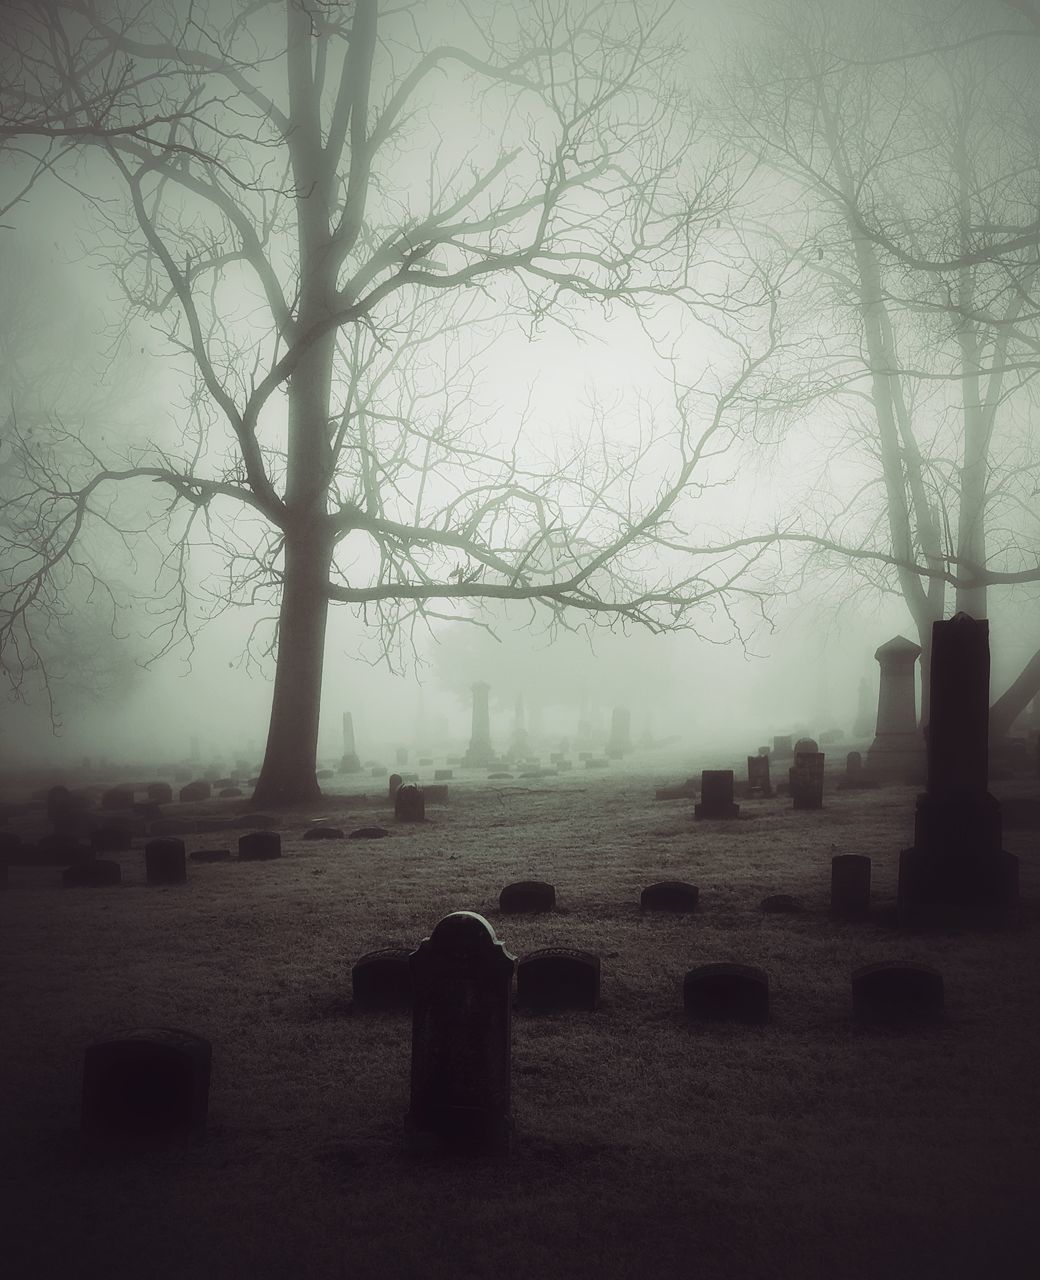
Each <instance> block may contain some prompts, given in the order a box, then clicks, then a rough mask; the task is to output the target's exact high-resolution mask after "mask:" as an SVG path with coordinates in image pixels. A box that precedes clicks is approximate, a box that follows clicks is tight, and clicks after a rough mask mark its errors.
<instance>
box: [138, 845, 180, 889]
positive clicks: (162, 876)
mask: <svg viewBox="0 0 1040 1280" xmlns="http://www.w3.org/2000/svg"><path fill="white" fill-rule="evenodd" d="M144 871H145V880H146V882H147V883H148V884H184V883H185V882H186V881H187V879H188V871H187V866H186V864H185V854H184V841H183V840H177V839H175V838H173V837H172V836H171V837H169V838H168V839H165V840H149V841H148V843H147V844H146V845H145V847H144Z"/></svg>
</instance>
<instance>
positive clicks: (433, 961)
mask: <svg viewBox="0 0 1040 1280" xmlns="http://www.w3.org/2000/svg"><path fill="white" fill-rule="evenodd" d="M514 975H515V977H516V1002H517V1004H518V1005H519V1006H520V1007H527V1008H530V1009H533V1010H539V1011H545V1010H553V1009H559V1008H562V1007H566V1008H578V1009H586V1010H590V1011H591V1010H594V1009H595V1008H596V1007H597V1005H598V1003H599V988H600V961H599V957H598V956H595V955H592V954H590V953H588V952H584V951H579V950H576V949H573V948H563V947H547V948H542V949H540V950H538V951H534V952H530V953H528V954H527V955H525V956H523V957H521V959H520V960H519V962H518V961H517V959H516V957H514V956H513V955H511V954H510V953H509V952H508V951H507V950H506V948H505V947H504V946H503V944H502V943H501V942H500V941H499V940H498V938H497V937H496V936H495V932H494V930H493V929H492V927H491V925H490V924H489V923H488V921H487V920H486V919H484V917H483V916H481V915H478V914H476V913H475V912H471V911H455V912H452V913H451V914H450V915H447V916H445V917H444V918H443V919H442V920H441V921H440V922H439V923H438V924H437V925H436V927H435V928H434V929H433V931H432V933H431V934H430V936H429V937H428V938H426V939H424V940H423V941H422V942H421V943H420V944H419V946H418V948H417V949H416V950H415V951H412V952H408V951H406V950H404V949H385V950H383V951H380V952H375V953H370V954H369V955H368V956H365V957H362V958H361V959H360V960H359V961H358V963H357V964H356V965H355V966H354V970H353V985H354V997H355V1001H356V1002H357V1003H358V1004H359V1005H362V1006H365V1007H373V1006H375V1007H380V1008H385V1007H387V1006H394V1005H396V1006H410V1007H411V1011H412V1048H411V1080H410V1107H409V1110H408V1114H407V1116H406V1119H405V1131H406V1135H407V1139H408V1142H409V1145H410V1146H411V1147H412V1148H413V1149H418V1150H426V1149H431V1150H449V1151H458V1152H464V1153H475V1154H506V1153H507V1152H508V1150H509V1147H510V1142H511V1139H512V1134H513V1118H512V1107H511V1083H512V1082H511V1060H510V1059H511V1048H512V1029H511V1015H512V1008H513V980H514ZM851 993H852V1016H853V1019H854V1021H856V1022H858V1023H863V1024H902V1025H907V1024H913V1023H917V1022H924V1021H927V1020H930V1019H936V1018H939V1017H941V1016H942V1014H943V1010H944V986H943V979H942V975H941V974H940V973H938V972H937V971H936V970H934V969H932V968H930V967H928V966H926V965H920V964H914V963H907V964H900V963H897V964H891V963H885V962H882V963H875V964H871V965H865V966H862V967H861V968H858V969H856V970H854V971H853V974H852V980H851ZM682 998H683V1009H684V1011H685V1014H686V1016H687V1017H688V1018H689V1019H690V1020H691V1021H693V1022H716V1021H735V1022H740V1023H747V1024H762V1023H764V1022H766V1021H767V1020H768V1018H769V978H768V975H767V974H766V973H765V971H764V970H762V969H759V968H756V967H754V966H751V965H743V964H732V963H721V964H706V965H699V966H697V967H695V968H693V969H690V970H689V971H688V972H687V973H686V974H685V976H684V978H683V983H682ZM212 1058H213V1054H212V1046H211V1044H210V1042H209V1041H207V1040H206V1039H204V1038H203V1037H201V1036H198V1035H195V1034H193V1033H191V1032H187V1031H183V1030H180V1029H178V1028H170V1027H159V1028H138V1029H135V1030H132V1031H128V1032H123V1033H120V1034H118V1035H115V1036H111V1037H108V1038H106V1039H104V1040H101V1041H98V1042H96V1043H94V1044H92V1045H89V1046H88V1047H87V1049H86V1051H85V1054H84V1063H83V1094H82V1111H81V1119H82V1129H83V1133H84V1135H85V1136H86V1137H87V1138H88V1139H91V1140H94V1141H97V1142H100V1143H107V1142H115V1143H130V1144H139V1143H145V1144H152V1143H155V1142H162V1141H165V1140H170V1139H177V1138H188V1137H201V1136H202V1135H203V1133H204V1130H205V1124H206V1114H207V1110H208V1099H209V1083H210V1074H211V1068H212Z"/></svg>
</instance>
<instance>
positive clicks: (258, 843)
mask: <svg viewBox="0 0 1040 1280" xmlns="http://www.w3.org/2000/svg"><path fill="white" fill-rule="evenodd" d="M238 856H239V858H240V859H241V860H242V861H243V862H258V861H261V860H265V859H267V858H280V857H281V856H282V837H281V836H280V835H279V834H278V832H277V831H250V832H248V833H247V834H246V835H244V836H239V837H238Z"/></svg>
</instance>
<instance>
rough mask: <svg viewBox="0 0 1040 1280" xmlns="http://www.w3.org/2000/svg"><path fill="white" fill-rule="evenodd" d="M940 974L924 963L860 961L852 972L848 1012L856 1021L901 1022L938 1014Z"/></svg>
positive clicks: (941, 998) (940, 1006)
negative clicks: (849, 1008) (850, 1000)
mask: <svg viewBox="0 0 1040 1280" xmlns="http://www.w3.org/2000/svg"><path fill="white" fill-rule="evenodd" d="M943 1007H944V990H943V978H942V974H941V973H939V971H938V970H936V969H932V968H930V967H929V966H928V965H924V964H916V963H913V962H906V963H896V964H892V963H888V962H885V961H880V962H879V963H876V964H867V965H862V966H861V967H860V968H858V969H854V970H853V972H852V1016H853V1018H854V1019H855V1021H857V1022H861V1023H870V1024H881V1025H901V1024H909V1023H914V1022H927V1021H930V1020H934V1019H936V1018H940V1017H942V1014H943Z"/></svg>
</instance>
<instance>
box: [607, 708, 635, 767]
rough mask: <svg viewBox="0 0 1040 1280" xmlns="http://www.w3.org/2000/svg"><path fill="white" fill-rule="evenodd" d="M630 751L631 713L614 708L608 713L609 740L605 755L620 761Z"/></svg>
mask: <svg viewBox="0 0 1040 1280" xmlns="http://www.w3.org/2000/svg"><path fill="white" fill-rule="evenodd" d="M631 750H632V713H631V711H629V709H628V708H627V707H615V708H614V710H613V711H612V712H611V713H610V738H609V739H608V741H607V746H606V754H607V755H608V756H609V757H610V758H611V759H612V760H620V759H621V757H622V756H625V755H627V754H628V753H629V752H630V751H631Z"/></svg>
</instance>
